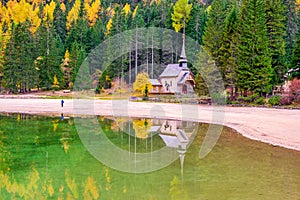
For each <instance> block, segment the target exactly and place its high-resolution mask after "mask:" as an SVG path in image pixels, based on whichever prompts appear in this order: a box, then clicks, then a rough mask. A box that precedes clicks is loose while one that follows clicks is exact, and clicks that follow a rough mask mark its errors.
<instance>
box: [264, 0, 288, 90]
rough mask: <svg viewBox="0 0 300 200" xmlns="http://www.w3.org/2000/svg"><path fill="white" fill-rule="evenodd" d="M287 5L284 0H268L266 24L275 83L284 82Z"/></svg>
mask: <svg viewBox="0 0 300 200" xmlns="http://www.w3.org/2000/svg"><path fill="white" fill-rule="evenodd" d="M284 14H285V6H284V4H283V1H282V0H266V22H267V23H266V25H267V34H268V37H269V50H270V55H271V58H272V68H273V69H274V71H275V74H274V78H273V83H274V84H278V83H280V82H282V81H283V80H282V78H283V75H284V73H285V72H286V66H285V63H284V57H285V45H286V41H285V39H284V37H285V33H286V30H285V23H284V22H285V16H284Z"/></svg>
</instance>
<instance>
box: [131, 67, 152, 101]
mask: <svg viewBox="0 0 300 200" xmlns="http://www.w3.org/2000/svg"><path fill="white" fill-rule="evenodd" d="M146 88H147V90H148V92H149V91H151V89H152V84H151V83H150V79H149V75H148V73H146V72H142V73H139V74H138V75H137V77H136V80H135V82H134V83H133V90H134V92H135V93H136V95H138V96H143V95H146V94H145V90H146Z"/></svg>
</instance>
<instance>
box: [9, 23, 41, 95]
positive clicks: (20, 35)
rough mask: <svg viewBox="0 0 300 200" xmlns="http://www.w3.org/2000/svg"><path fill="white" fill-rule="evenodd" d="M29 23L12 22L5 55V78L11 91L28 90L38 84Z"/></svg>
mask: <svg viewBox="0 0 300 200" xmlns="http://www.w3.org/2000/svg"><path fill="white" fill-rule="evenodd" d="M29 27H30V26H29V23H28V22H27V21H26V22H23V23H19V24H17V25H16V24H14V23H13V24H12V28H11V29H12V34H11V38H10V40H9V41H8V43H7V46H6V50H5V57H4V80H5V83H6V87H7V88H8V89H10V91H11V92H13V93H17V92H18V89H20V92H27V91H28V90H30V89H31V88H33V87H34V86H35V84H36V82H35V80H36V75H37V72H36V69H35V68H34V65H33V43H32V39H31V33H30V31H29Z"/></svg>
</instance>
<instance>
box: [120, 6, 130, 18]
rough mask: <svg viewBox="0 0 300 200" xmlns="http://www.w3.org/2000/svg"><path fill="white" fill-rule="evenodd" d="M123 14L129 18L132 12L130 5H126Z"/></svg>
mask: <svg viewBox="0 0 300 200" xmlns="http://www.w3.org/2000/svg"><path fill="white" fill-rule="evenodd" d="M122 12H123V13H124V14H125V16H128V14H129V13H130V12H131V8H130V5H129V4H128V3H126V4H125V6H124V7H123V9H122Z"/></svg>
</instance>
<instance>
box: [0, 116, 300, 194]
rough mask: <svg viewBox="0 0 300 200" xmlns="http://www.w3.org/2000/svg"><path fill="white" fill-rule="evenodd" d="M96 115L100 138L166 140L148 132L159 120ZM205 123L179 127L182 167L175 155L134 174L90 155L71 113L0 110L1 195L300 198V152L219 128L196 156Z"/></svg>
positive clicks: (138, 142) (156, 144) (148, 143)
mask: <svg viewBox="0 0 300 200" xmlns="http://www.w3.org/2000/svg"><path fill="white" fill-rule="evenodd" d="M98 121H99V124H100V125H101V127H103V130H104V132H105V133H104V134H105V135H106V137H107V138H108V139H109V140H110V141H111V142H112V143H113V144H114V145H115V146H118V147H119V148H120V149H123V150H126V151H128V153H129V154H130V155H132V156H134V155H135V152H137V153H149V152H150V153H151V152H157V151H159V150H160V149H162V148H164V147H166V146H167V144H166V142H165V141H164V140H163V139H162V137H161V136H160V135H159V134H158V133H156V132H152V133H149V132H150V131H149V129H150V127H151V126H153V127H154V125H158V124H159V123H158V122H153V121H151V120H145V119H141V120H138V119H135V120H133V121H134V122H133V124H131V122H132V120H130V119H125V118H124V119H123V118H119V119H115V120H112V119H109V118H105V117H99V118H98ZM208 126H209V125H208V124H195V123H192V124H190V125H189V126H188V127H186V129H184V130H186V132H189V131H190V132H192V131H194V132H193V134H192V135H190V137H191V138H193V137H194V138H193V140H191V144H190V146H189V147H188V148H187V151H186V152H185V158H184V163H183V169H182V166H181V164H180V160H179V159H177V160H175V161H174V162H173V163H171V164H170V165H168V166H167V167H164V168H162V169H160V170H156V171H152V172H149V173H141V174H134V173H126V172H122V171H119V170H115V169H112V168H110V167H109V166H105V165H103V164H102V163H101V162H99V161H98V160H97V159H95V158H94V157H93V156H92V155H91V154H90V153H89V152H88V151H87V150H86V148H85V147H84V145H83V144H82V142H81V140H80V138H79V136H78V134H77V132H76V127H75V126H74V119H72V118H71V119H64V120H60V118H59V117H57V118H54V117H40V116H31V115H8V116H6V115H4V114H3V115H0V199H138V200H139V199H300V152H297V151H292V150H287V149H284V148H279V147H273V146H271V145H267V144H263V143H259V142H255V141H251V140H249V139H246V138H244V137H242V136H241V135H239V134H237V133H236V132H235V131H233V130H232V129H229V128H224V129H223V132H222V134H221V136H220V139H219V140H218V142H217V144H216V146H215V147H214V149H213V150H212V151H211V152H210V153H209V154H208V156H206V157H205V158H203V159H200V158H199V149H200V147H201V144H202V142H203V139H204V137H205V134H206V131H207V128H208ZM164 127H167V126H164ZM189 129H191V130H189ZM135 131H136V133H135ZM102 134H103V133H102ZM135 136H136V137H135Z"/></svg>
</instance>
